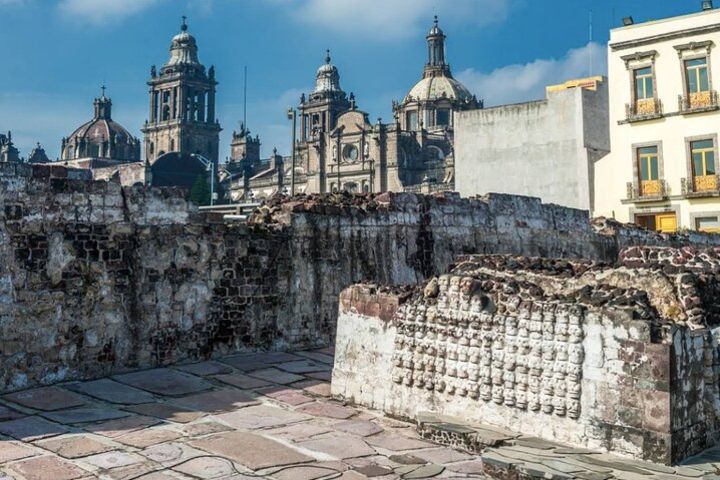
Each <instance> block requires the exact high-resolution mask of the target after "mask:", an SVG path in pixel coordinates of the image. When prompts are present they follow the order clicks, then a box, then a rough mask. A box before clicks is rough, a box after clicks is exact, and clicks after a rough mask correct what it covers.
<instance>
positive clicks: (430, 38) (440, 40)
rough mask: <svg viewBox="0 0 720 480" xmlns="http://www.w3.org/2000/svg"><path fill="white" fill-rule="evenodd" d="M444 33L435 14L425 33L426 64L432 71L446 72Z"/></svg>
mask: <svg viewBox="0 0 720 480" xmlns="http://www.w3.org/2000/svg"><path fill="white" fill-rule="evenodd" d="M445 38H446V37H445V33H444V32H443V31H442V29H441V28H440V25H439V21H438V16H437V15H435V18H434V20H433V26H432V28H431V29H430V32H429V33H428V35H427V42H428V63H427V66H428V67H429V68H430V69H432V70H433V71H439V72H444V73H446V74H447V73H449V72H448V70H449V69H448V67H447V64H446V63H445Z"/></svg>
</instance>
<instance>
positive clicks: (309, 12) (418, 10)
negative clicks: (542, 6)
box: [266, 0, 515, 41]
mask: <svg viewBox="0 0 720 480" xmlns="http://www.w3.org/2000/svg"><path fill="white" fill-rule="evenodd" d="M266 1H268V2H270V3H274V4H277V5H279V6H281V7H282V8H283V9H284V10H286V11H289V12H290V14H291V15H292V16H293V17H295V18H296V19H298V20H299V21H301V22H303V23H307V24H310V25H314V26H318V27H322V28H326V29H330V30H332V31H334V32H336V33H340V34H346V35H356V34H362V35H363V36H362V40H363V41H365V40H372V39H374V38H381V39H388V38H403V37H410V36H414V35H416V34H417V33H418V31H421V30H424V29H426V28H428V27H429V26H430V24H431V21H432V15H433V13H434V12H436V13H437V14H438V15H439V16H440V20H441V23H445V22H447V23H450V22H462V23H468V24H474V25H476V26H483V25H487V24H490V23H493V22H496V21H502V20H504V19H505V18H506V17H507V14H508V11H509V9H510V6H511V4H512V3H513V2H514V1H515V0H411V1H408V0H266Z"/></svg>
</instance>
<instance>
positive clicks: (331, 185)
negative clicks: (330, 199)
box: [330, 183, 337, 193]
mask: <svg viewBox="0 0 720 480" xmlns="http://www.w3.org/2000/svg"><path fill="white" fill-rule="evenodd" d="M330 191H331V192H332V193H337V186H335V184H334V183H331V184H330Z"/></svg>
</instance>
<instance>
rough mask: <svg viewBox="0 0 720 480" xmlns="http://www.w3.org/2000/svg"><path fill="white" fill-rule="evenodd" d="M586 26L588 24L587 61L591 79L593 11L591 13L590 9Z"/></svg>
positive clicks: (592, 66) (592, 67) (592, 68)
mask: <svg viewBox="0 0 720 480" xmlns="http://www.w3.org/2000/svg"><path fill="white" fill-rule="evenodd" d="M588 24H589V30H590V32H589V33H590V35H589V38H590V40H589V42H588V55H589V57H590V59H589V60H590V76H591V77H592V75H593V70H594V65H593V60H594V59H593V45H592V43H593V11H592V9H590V15H589V19H588Z"/></svg>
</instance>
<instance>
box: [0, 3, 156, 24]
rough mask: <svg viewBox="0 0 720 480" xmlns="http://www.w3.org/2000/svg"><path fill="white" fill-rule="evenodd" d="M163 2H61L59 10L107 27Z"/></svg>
mask: <svg viewBox="0 0 720 480" xmlns="http://www.w3.org/2000/svg"><path fill="white" fill-rule="evenodd" d="M0 1H3V0H0ZM161 1H163V0H60V3H59V4H58V8H59V9H60V12H61V13H62V14H63V15H65V16H66V17H70V18H72V19H75V20H77V19H81V20H84V21H86V22H89V23H91V24H94V25H105V24H107V23H110V22H118V21H121V20H124V19H125V18H128V17H131V16H133V15H136V14H138V13H140V12H142V11H144V10H146V9H148V8H150V7H152V6H154V5H156V4H158V3H159V2H161Z"/></svg>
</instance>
